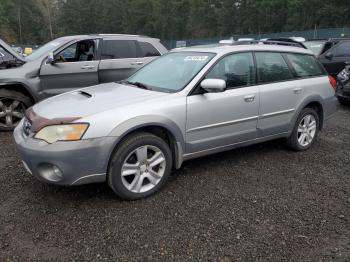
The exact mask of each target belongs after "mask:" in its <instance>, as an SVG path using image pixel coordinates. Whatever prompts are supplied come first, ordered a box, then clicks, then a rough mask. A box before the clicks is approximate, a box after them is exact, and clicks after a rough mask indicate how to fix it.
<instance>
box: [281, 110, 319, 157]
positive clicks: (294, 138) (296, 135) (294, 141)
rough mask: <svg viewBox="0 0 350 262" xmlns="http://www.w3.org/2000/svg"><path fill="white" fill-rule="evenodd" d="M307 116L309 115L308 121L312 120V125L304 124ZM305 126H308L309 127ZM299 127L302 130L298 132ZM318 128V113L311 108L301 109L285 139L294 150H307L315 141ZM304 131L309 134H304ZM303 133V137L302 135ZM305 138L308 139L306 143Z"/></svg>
mask: <svg viewBox="0 0 350 262" xmlns="http://www.w3.org/2000/svg"><path fill="white" fill-rule="evenodd" d="M307 116H310V121H311V120H313V121H314V122H315V124H312V125H311V124H310V125H308V124H305V123H306V122H307V118H306V117H307ZM305 119H306V120H305ZM305 121H306V122H305ZM307 126H309V128H308V127H307ZM311 126H312V128H311ZM299 127H300V129H301V130H303V131H302V132H300V131H301V130H299ZM319 129H320V118H319V115H318V113H317V112H316V111H315V110H314V109H312V108H305V109H303V110H302V111H301V113H300V114H299V116H298V119H297V121H296V123H295V126H294V129H293V132H292V134H291V135H290V137H289V138H288V140H287V143H288V145H289V147H290V148H291V149H292V150H294V151H305V150H308V149H309V148H310V147H311V146H312V145H313V144H314V143H315V140H316V139H317V135H318V132H319ZM311 130H312V132H311ZM313 131H314V133H313ZM304 132H305V133H304ZM306 132H308V134H309V135H306V134H307V133H306ZM303 134H304V135H305V136H304V139H303V137H302V135H303ZM311 136H312V139H310V137H311ZM300 140H301V141H304V143H302V142H300ZM307 140H309V142H308V143H307ZM310 140H311V141H310Z"/></svg>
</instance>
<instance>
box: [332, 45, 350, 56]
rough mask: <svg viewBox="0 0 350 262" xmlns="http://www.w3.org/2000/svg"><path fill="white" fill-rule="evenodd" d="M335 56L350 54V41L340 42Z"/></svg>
mask: <svg viewBox="0 0 350 262" xmlns="http://www.w3.org/2000/svg"><path fill="white" fill-rule="evenodd" d="M334 56H335V57H345V56H350V42H343V43H340V44H339V45H338V46H336V48H335V52H334Z"/></svg>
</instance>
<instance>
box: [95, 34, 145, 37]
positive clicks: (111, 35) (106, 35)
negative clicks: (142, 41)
mask: <svg viewBox="0 0 350 262" xmlns="http://www.w3.org/2000/svg"><path fill="white" fill-rule="evenodd" d="M89 35H91V36H130V37H148V36H145V35H130V34H89Z"/></svg>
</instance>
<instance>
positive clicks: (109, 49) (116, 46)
mask: <svg viewBox="0 0 350 262" xmlns="http://www.w3.org/2000/svg"><path fill="white" fill-rule="evenodd" d="M136 44H137V42H136V41H134V40H104V41H103V46H102V52H101V60H106V59H121V58H135V57H136Z"/></svg>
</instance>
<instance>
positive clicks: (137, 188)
mask: <svg viewBox="0 0 350 262" xmlns="http://www.w3.org/2000/svg"><path fill="white" fill-rule="evenodd" d="M165 169H166V160H165V155H164V153H163V152H162V151H161V150H160V149H159V148H158V147H156V146H151V145H145V146H141V147H138V148H137V149H135V150H133V151H132V152H131V153H130V154H129V155H128V156H127V157H126V159H125V161H124V163H123V166H122V170H121V176H122V182H123V185H124V186H125V187H126V188H127V189H128V190H129V191H131V192H134V193H144V192H147V191H150V190H152V189H153V188H154V187H155V186H156V185H157V184H158V183H159V182H160V181H161V179H162V177H163V175H164V172H165Z"/></svg>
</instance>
